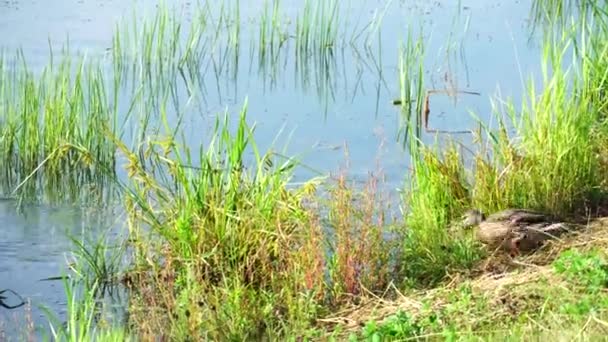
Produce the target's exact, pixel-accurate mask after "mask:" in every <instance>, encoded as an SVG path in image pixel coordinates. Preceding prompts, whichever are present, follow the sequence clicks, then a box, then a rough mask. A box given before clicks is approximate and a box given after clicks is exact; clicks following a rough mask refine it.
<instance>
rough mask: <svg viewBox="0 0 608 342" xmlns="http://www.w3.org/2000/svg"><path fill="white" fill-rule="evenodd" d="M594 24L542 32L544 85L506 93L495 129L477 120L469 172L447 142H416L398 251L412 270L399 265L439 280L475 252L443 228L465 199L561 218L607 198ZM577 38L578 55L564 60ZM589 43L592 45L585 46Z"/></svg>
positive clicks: (467, 203)
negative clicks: (576, 33)
mask: <svg viewBox="0 0 608 342" xmlns="http://www.w3.org/2000/svg"><path fill="white" fill-rule="evenodd" d="M600 32H601V30H599V31H595V35H593V36H587V35H585V34H582V38H581V40H578V41H577V40H574V39H573V38H572V37H573V35H572V34H571V33H570V32H568V31H565V32H563V35H561V38H558V39H547V40H546V41H545V44H544V50H543V56H542V61H541V70H542V84H541V85H540V86H538V85H535V84H534V83H533V82H532V81H529V82H528V85H527V94H526V95H527V96H526V97H525V100H524V101H523V103H522V104H521V108H520V109H517V108H516V107H517V106H516V104H514V103H512V102H508V101H507V102H506V104H505V105H504V106H502V107H495V112H494V114H495V116H494V117H495V119H496V121H497V122H498V127H497V128H493V127H489V126H487V125H485V124H483V123H482V126H483V128H484V129H483V132H484V133H482V136H481V137H478V139H476V140H477V141H478V145H477V146H474V147H473V148H472V149H471V150H472V151H478V152H476V154H475V155H474V163H473V164H474V165H473V168H472V170H470V171H471V172H469V169H468V168H467V167H466V164H465V162H464V161H463V158H462V156H461V152H460V151H459V150H458V149H456V148H454V147H452V148H449V149H448V150H447V151H445V152H440V151H438V150H435V149H434V148H430V147H427V146H419V145H417V144H413V146H414V148H412V149H411V150H412V151H413V153H412V160H413V165H414V171H413V182H412V187H411V189H410V191H409V192H408V193H407V195H406V196H405V203H406V206H407V212H408V216H407V218H406V224H407V226H408V228H409V229H410V230H411V235H410V236H411V237H412V239H411V240H408V241H407V242H406V246H405V251H404V253H405V257H406V260H407V259H408V256H411V258H410V259H411V260H412V261H411V262H410V265H411V269H409V267H408V266H407V264H408V263H407V262H405V264H406V269H405V272H406V274H410V276H411V277H414V278H419V277H420V275H423V276H424V277H422V278H421V279H418V280H423V281H424V280H425V279H427V278H430V279H435V280H437V279H441V277H442V275H444V274H445V272H446V271H449V270H450V269H451V268H453V267H456V268H459V267H461V266H464V265H466V264H467V263H468V262H472V261H474V260H475V258H476V257H477V253H476V252H475V250H476V249H475V248H474V247H473V246H472V245H470V246H469V245H468V243H467V239H463V238H461V237H460V236H461V235H459V234H458V233H454V232H452V231H450V230H447V227H448V226H449V225H450V224H451V223H454V221H455V220H457V219H458V217H459V215H460V214H461V213H462V212H463V210H465V209H467V208H472V207H473V208H480V209H482V210H484V211H486V212H493V211H496V210H499V209H505V208H508V207H523V208H533V209H539V210H543V211H546V212H549V213H553V214H556V215H557V216H562V217H564V216H568V215H574V214H576V213H578V214H580V210H581V209H583V210H584V209H585V208H591V206H592V205H593V204H594V203H595V205H597V203H598V201H599V200H600V199H601V198H603V197H604V192H605V177H604V175H605V170H606V169H605V167H606V162H605V158H606V157H605V146H606V142H607V141H608V140H607V139H608V135H607V133H608V131H606V127H605V123H604V121H605V120H604V114H603V113H605V108H606V107H605V106H606V102H605V99H601V100H598V96H599V89H598V88H597V87H598V85H599V84H602V82H603V80H604V79H605V73H603V72H602V73H600V74H598V73H597V70H599V68H601V67H600V65H603V64H604V63H605V62H604V60H605V57H606V55H605V51H606V49H605V43H603V41H602V42H601V43H599V40H596V39H597V38H590V37H597V36H596V35H598V34H600ZM552 37H559V36H552ZM575 41H576V42H577V46H576V51H577V52H578V54H577V56H578V57H579V59H575V60H574V61H573V62H571V64H569V63H568V61H569V59H568V58H570V56H571V54H570V53H571V48H573V46H572V44H573V42H575ZM587 44H590V45H587ZM591 46H593V48H592V49H593V51H595V53H587V51H586V49H587V48H590V47H591ZM580 56H585V57H582V58H580ZM569 65H570V66H569ZM590 85H592V86H590ZM600 98H601V97H600ZM453 146H455V145H453ZM418 256H422V257H421V258H419V257H418Z"/></svg>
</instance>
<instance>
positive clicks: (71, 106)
mask: <svg viewBox="0 0 608 342" xmlns="http://www.w3.org/2000/svg"><path fill="white" fill-rule="evenodd" d="M7 61H8V59H6V58H4V59H3V61H2V62H0V65H2V67H0V79H1V82H0V83H1V84H2V86H1V90H0V103H1V106H2V111H1V113H0V121H1V122H2V127H1V128H0V154H1V155H2V156H3V157H2V158H0V168H2V173H3V174H2V180H1V181H2V182H1V184H2V192H4V193H5V194H6V193H8V194H15V195H19V196H22V197H24V198H25V197H27V198H30V199H31V198H38V197H39V196H42V195H45V196H47V199H50V200H62V199H63V200H68V201H73V200H78V199H80V198H81V197H82V196H81V195H83V194H85V193H87V192H89V193H90V191H91V190H95V189H97V190H103V189H104V188H105V183H106V182H108V181H109V179H108V177H107V175H108V173H107V171H108V170H110V172H112V171H113V170H114V165H115V160H114V146H113V144H112V143H111V141H110V140H109V139H106V137H105V136H104V135H103V134H100V133H101V132H104V131H106V130H107V128H110V129H112V124H113V123H114V120H115V115H116V114H115V112H114V111H113V108H112V106H111V105H110V103H109V101H108V98H107V93H106V87H105V84H106V78H105V77H104V74H103V72H102V70H101V68H100V67H99V66H97V65H96V64H95V63H88V61H86V60H85V59H82V60H80V61H74V60H72V58H70V57H68V56H67V55H64V56H63V58H62V59H61V61H60V62H58V63H57V64H50V65H48V66H47V67H45V68H44V70H42V71H41V72H40V73H34V72H33V71H30V70H28V68H27V63H26V61H25V59H24V57H23V56H22V55H20V56H18V57H17V58H16V59H14V60H13V61H12V63H11V64H7ZM102 192H103V191H102Z"/></svg>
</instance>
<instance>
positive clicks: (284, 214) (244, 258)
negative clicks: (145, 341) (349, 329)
mask: <svg viewBox="0 0 608 342" xmlns="http://www.w3.org/2000/svg"><path fill="white" fill-rule="evenodd" d="M245 112H246V107H245V108H244V109H243V112H242V113H241V116H240V119H239V122H238V124H237V125H236V129H235V131H234V132H232V131H231V130H230V124H229V122H228V121H227V120H223V121H220V120H218V121H217V124H216V127H215V135H214V137H215V138H214V139H212V141H211V143H210V144H209V145H208V146H207V148H206V150H205V151H204V152H203V151H201V152H200V153H199V155H198V156H197V157H198V158H199V162H197V164H196V165H197V166H196V167H195V166H185V165H192V161H193V160H194V158H193V157H192V155H191V152H190V151H189V150H188V149H183V150H181V149H179V148H178V145H177V143H176V142H175V141H173V140H171V138H169V139H168V140H165V141H163V142H162V143H161V142H152V143H150V146H149V147H148V148H147V149H146V152H145V154H146V155H149V156H151V158H150V160H151V162H150V163H146V162H145V161H144V160H140V159H139V157H138V156H137V155H135V154H133V153H131V152H129V151H128V149H126V148H125V147H123V151H124V152H125V153H126V155H127V158H128V160H129V161H130V164H129V166H128V168H129V170H130V172H131V176H132V177H131V179H132V180H133V182H132V184H131V185H130V186H129V189H130V190H129V196H128V198H127V207H128V211H129V213H130V215H129V216H130V218H129V224H130V226H131V233H132V234H133V236H135V237H136V238H135V240H136V241H137V242H135V243H134V244H133V248H134V252H135V254H134V265H136V267H135V269H134V270H133V272H132V273H131V275H130V277H129V278H130V280H129V282H130V283H131V285H132V287H131V290H132V297H131V305H130V312H131V320H132V321H133V323H134V326H135V327H136V328H135V329H137V333H138V334H141V335H142V336H158V332H159V331H162V332H163V333H162V335H164V336H166V337H170V338H177V339H182V338H186V337H188V336H189V337H193V338H210V339H257V338H262V337H280V336H286V335H300V334H305V333H307V332H308V331H309V329H311V327H312V325H313V323H314V320H315V319H316V318H318V317H320V316H321V315H322V312H324V311H326V310H327V309H328V308H330V307H331V306H333V305H337V304H339V303H343V302H344V301H349V300H350V297H349V296H346V295H348V294H351V295H354V296H356V295H358V294H359V293H360V292H361V288H360V285H361V284H363V286H368V287H369V289H370V290H372V291H374V290H376V289H378V288H379V287H380V286H383V284H386V283H387V281H388V280H387V278H388V272H387V271H383V272H378V270H379V269H380V270H385V269H386V267H387V266H385V263H386V257H385V255H384V253H380V249H379V248H378V246H379V245H380V244H381V243H382V242H381V228H382V227H383V225H382V222H381V221H380V222H379V224H374V223H373V222H372V221H371V220H367V221H366V219H365V218H366V217H368V216H369V215H371V214H367V215H366V214H365V212H364V211H361V212H363V213H364V215H363V216H362V217H363V218H362V219H360V220H359V221H357V219H356V216H355V217H353V216H350V214H354V213H355V211H354V210H351V209H350V205H351V204H350V200H351V197H349V195H348V192H347V190H346V189H345V188H344V187H338V188H337V189H336V191H335V192H334V193H333V195H332V196H330V197H331V198H332V201H333V202H334V203H336V204H335V206H334V207H333V208H332V210H333V211H332V213H331V214H329V216H330V219H329V224H328V225H327V226H325V227H324V226H323V225H322V224H321V220H322V218H321V217H320V216H318V215H316V214H314V212H313V211H311V210H309V208H312V207H314V206H315V203H314V201H313V197H312V194H313V193H315V191H316V183H315V181H311V182H309V183H307V184H306V185H304V186H303V187H300V188H298V189H291V190H290V188H289V186H288V183H289V180H290V177H291V172H292V169H293V166H294V163H295V161H294V160H287V161H285V162H284V163H278V162H277V160H275V159H273V158H272V154H265V155H262V154H260V153H259V151H258V150H257V147H256V146H255V144H254V142H253V140H252V139H253V128H250V127H249V126H248V125H247V124H246V121H245ZM247 152H249V153H251V156H252V158H253V160H251V159H249V160H247ZM165 156H166V157H165ZM170 158H171V159H170ZM273 160H274V161H273ZM246 165H252V166H251V167H247V166H246ZM363 203H364V204H363V205H362V208H368V209H367V210H369V211H370V212H371V211H373V210H372V209H373V208H371V209H370V208H369V206H371V205H372V204H373V202H372V201H371V200H368V201H367V202H365V201H363ZM365 203H367V205H368V207H366V205H365ZM326 229H327V230H330V231H333V233H327V232H326ZM146 232H151V234H147V233H146ZM330 234H331V236H335V237H336V239H335V241H333V242H331V243H329V245H328V247H329V250H330V251H331V252H329V253H331V256H330V254H329V253H328V250H327V249H325V246H326V245H325V243H326V241H327V240H326V239H327V237H328V236H330ZM333 234H335V235H333ZM359 243H362V244H359ZM353 272H354V273H353Z"/></svg>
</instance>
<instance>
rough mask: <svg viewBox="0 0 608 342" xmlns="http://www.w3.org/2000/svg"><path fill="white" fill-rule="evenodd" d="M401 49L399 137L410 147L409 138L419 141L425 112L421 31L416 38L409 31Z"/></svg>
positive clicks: (423, 51) (423, 55) (423, 52)
mask: <svg viewBox="0 0 608 342" xmlns="http://www.w3.org/2000/svg"><path fill="white" fill-rule="evenodd" d="M399 50H400V53H399V89H400V98H399V101H400V103H401V124H400V129H399V135H398V139H399V140H401V141H402V142H403V145H404V146H407V144H408V142H409V141H414V142H416V141H417V140H418V139H419V138H420V135H421V133H422V126H423V124H424V116H425V115H426V113H425V108H426V107H425V91H424V57H425V49H424V41H423V36H422V32H420V35H419V36H418V37H417V38H415V37H414V36H413V34H412V32H411V31H409V32H408V36H407V40H406V42H405V43H402V44H401V45H400V48H399Z"/></svg>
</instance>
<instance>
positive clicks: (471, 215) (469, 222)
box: [462, 209, 486, 228]
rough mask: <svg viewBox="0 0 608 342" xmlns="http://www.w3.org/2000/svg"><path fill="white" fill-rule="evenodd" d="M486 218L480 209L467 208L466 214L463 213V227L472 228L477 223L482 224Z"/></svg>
mask: <svg viewBox="0 0 608 342" xmlns="http://www.w3.org/2000/svg"><path fill="white" fill-rule="evenodd" d="M485 219H486V215H484V213H483V212H482V211H481V210H479V209H471V210H467V211H466V212H465V213H464V215H462V227H463V228H472V227H475V226H476V225H478V224H480V223H481V222H483V221H484V220H485Z"/></svg>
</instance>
